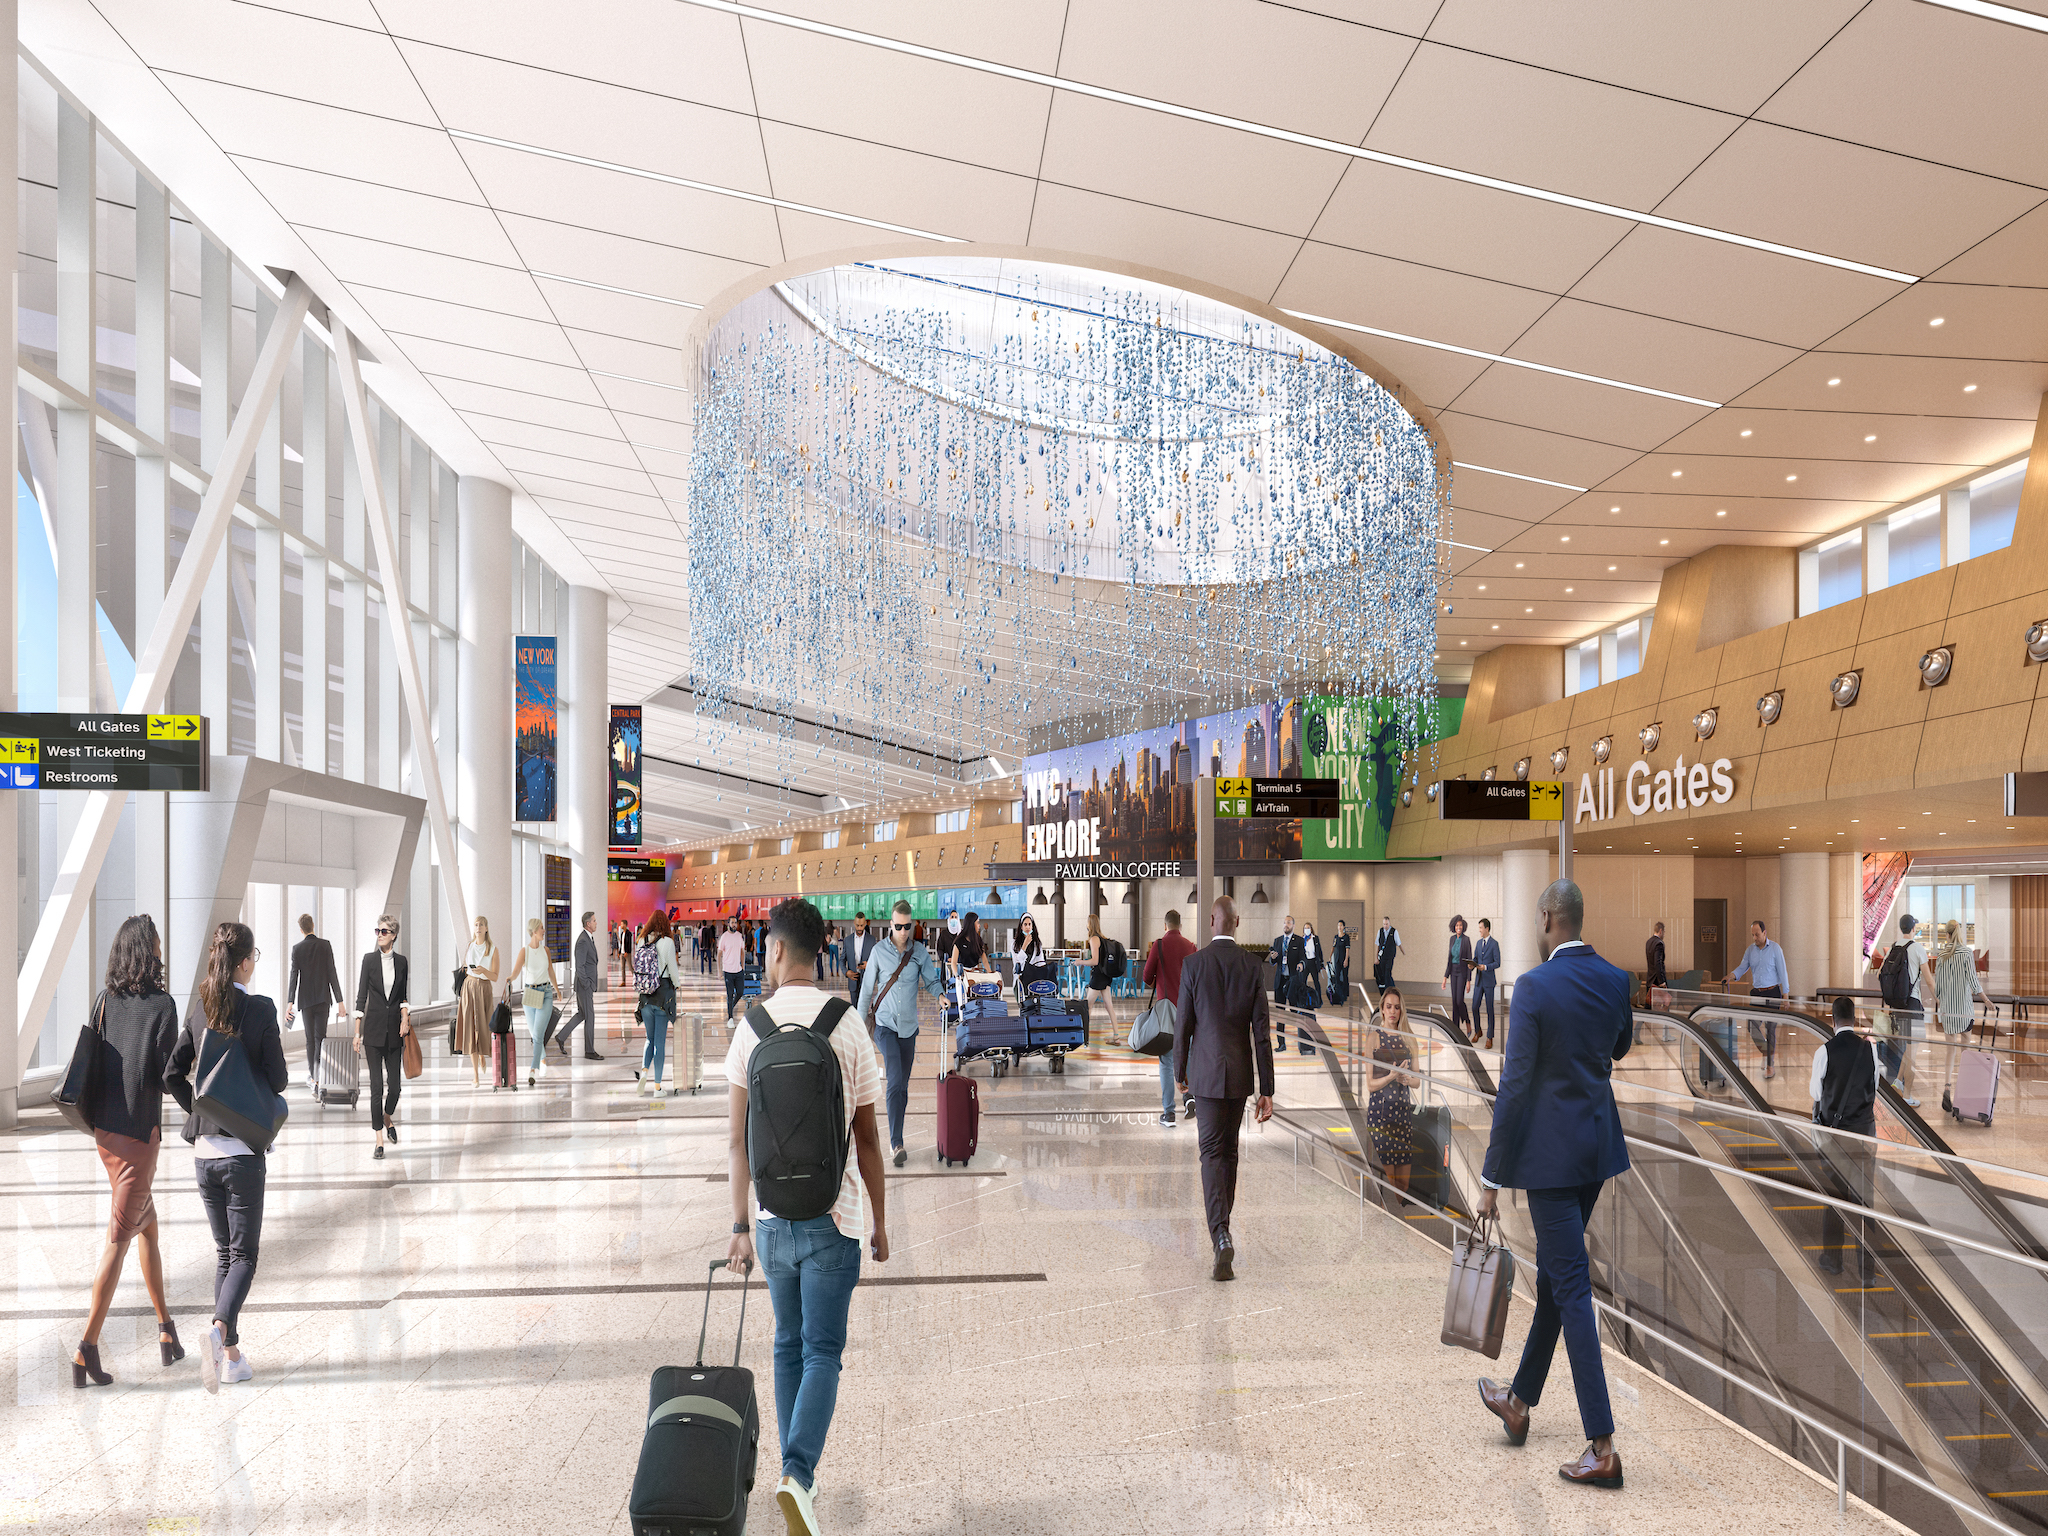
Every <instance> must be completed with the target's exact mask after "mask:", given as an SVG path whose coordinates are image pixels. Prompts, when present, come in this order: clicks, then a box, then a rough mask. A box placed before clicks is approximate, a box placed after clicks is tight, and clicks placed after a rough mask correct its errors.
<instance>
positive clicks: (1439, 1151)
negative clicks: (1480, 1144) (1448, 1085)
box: [1408, 1104, 1451, 1208]
mask: <svg viewBox="0 0 2048 1536" xmlns="http://www.w3.org/2000/svg"><path fill="white" fill-rule="evenodd" d="M1410 1142H1411V1151H1410V1153H1409V1155H1410V1157H1411V1158H1412V1159H1413V1161H1412V1162H1411V1163H1410V1164H1409V1166H1408V1193H1409V1194H1411V1195H1413V1196H1414V1197H1415V1198H1416V1199H1418V1200H1421V1201H1424V1202H1425V1203H1427V1204H1429V1205H1434V1206H1437V1207H1439V1208H1441V1207H1442V1205H1443V1203H1444V1201H1445V1199H1447V1198H1448V1197H1449V1195H1450V1190H1451V1107H1450V1106H1449V1105H1448V1104H1419V1105H1417V1106H1416V1109H1415V1129H1414V1130H1413V1131H1412V1132H1411V1133H1410Z"/></svg>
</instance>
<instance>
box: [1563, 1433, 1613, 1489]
mask: <svg viewBox="0 0 2048 1536" xmlns="http://www.w3.org/2000/svg"><path fill="white" fill-rule="evenodd" d="M1557 1475H1558V1476H1559V1477H1561V1478H1563V1479H1564V1480H1565V1481H1566V1482H1568V1483H1584V1484H1585V1485H1586V1486H1588V1487H1590V1488H1619V1487H1620V1486H1621V1453H1620V1452H1619V1451H1609V1452H1608V1453H1607V1454H1606V1455H1605V1456H1596V1455H1595V1454H1594V1453H1593V1446H1592V1443H1591V1442H1590V1441H1589V1442H1588V1443H1587V1445H1586V1448H1585V1449H1584V1450H1583V1451H1581V1452H1579V1459H1578V1460H1577V1461H1568V1462H1566V1463H1565V1464H1564V1465H1563V1466H1561V1467H1559V1468H1558V1469H1557Z"/></svg>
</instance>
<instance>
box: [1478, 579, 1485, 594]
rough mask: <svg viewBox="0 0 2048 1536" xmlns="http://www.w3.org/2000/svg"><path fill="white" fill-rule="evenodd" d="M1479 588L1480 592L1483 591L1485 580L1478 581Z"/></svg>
mask: <svg viewBox="0 0 2048 1536" xmlns="http://www.w3.org/2000/svg"><path fill="white" fill-rule="evenodd" d="M1479 590H1480V591H1482V592H1484V591H1485V590H1486V583H1485V582H1483V581H1482V582H1481V583H1479Z"/></svg>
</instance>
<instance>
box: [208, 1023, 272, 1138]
mask: <svg viewBox="0 0 2048 1536" xmlns="http://www.w3.org/2000/svg"><path fill="white" fill-rule="evenodd" d="M195 1044H196V1047H197V1050H196V1059H195V1060H194V1062H193V1064H192V1082H193V1095H192V1109H193V1112H194V1113H195V1114H199V1115H203V1116H204V1117H205V1118H206V1119H208V1120H211V1121H212V1122H213V1123H214V1124H215V1125H217V1126H219V1127H220V1128H221V1129H222V1130H223V1131H225V1132H227V1134H228V1135H230V1136H232V1137H234V1138H235V1139H236V1140H237V1141H239V1142H241V1143H243V1144H244V1145H245V1146H247V1147H248V1148H249V1150H250V1151H252V1152H268V1151H269V1150H270V1144H271V1143H272V1142H273V1141H275V1140H277V1133H278V1131H279V1130H281V1129H282V1128H283V1127H284V1122H285V1116H286V1115H287V1114H289V1113H290V1108H289V1106H288V1105H286V1103H285V1101H284V1096H283V1095H282V1094H279V1093H277V1092H275V1091H273V1090H272V1088H271V1086H270V1084H268V1083H265V1082H259V1081H257V1078H256V1069H255V1067H254V1066H253V1065H251V1063H250V1061H249V1048H248V1047H247V1046H246V1045H244V1044H243V1042H242V1039H241V1037H240V1036H239V1035H222V1034H216V1033H215V1032H214V1031H213V1030H211V1029H208V1028H206V1027H205V1026H204V1025H201V1026H200V1028H199V1029H198V1031H197V1032H196V1035H195Z"/></svg>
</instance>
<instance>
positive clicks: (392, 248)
mask: <svg viewBox="0 0 2048 1536" xmlns="http://www.w3.org/2000/svg"><path fill="white" fill-rule="evenodd" d="M299 234H300V237H301V238H302V239H304V240H305V242H306V244H307V245H309V246H311V247H312V248H313V250H314V252H315V253H316V254H317V255H318V256H319V258H320V259H321V260H322V261H324V262H326V263H327V266H328V268H329V269H330V270H331V271H332V272H333V273H334V275H335V276H336V277H338V278H340V279H341V280H342V281H343V282H345V283H348V284H350V285H351V286H353V285H354V284H356V283H362V284H365V285H366V286H368V287H371V288H388V289H390V290H392V291H393V292H396V293H410V294H412V295H414V296H415V297H418V298H425V299H445V300H447V301H449V302H451V303H456V304H469V305H473V306H475V307H477V308H481V309H494V310H498V311H500V312H501V313H504V314H508V315H520V316H523V317H525V318H526V319H528V320H545V319H547V318H549V316H548V312H547V306H546V305H545V304H543V303H542V302H541V296H540V290H539V289H538V288H536V287H535V286H534V284H533V279H532V278H530V277H528V276H527V275H526V273H525V272H523V271H521V270H520V269H519V268H517V267H503V266H498V265H495V264H493V263H490V262H483V261H465V260H463V259H462V258H461V257H459V256H444V255H442V254H441V253H440V252H439V251H421V250H415V249H413V248H412V247H410V246H403V245H392V244H389V243H387V242H385V241H382V240H368V239H365V238H364V237H363V236H361V235H344V234H338V233H336V232H335V231H333V230H326V229H302V230H300V231H299Z"/></svg>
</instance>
